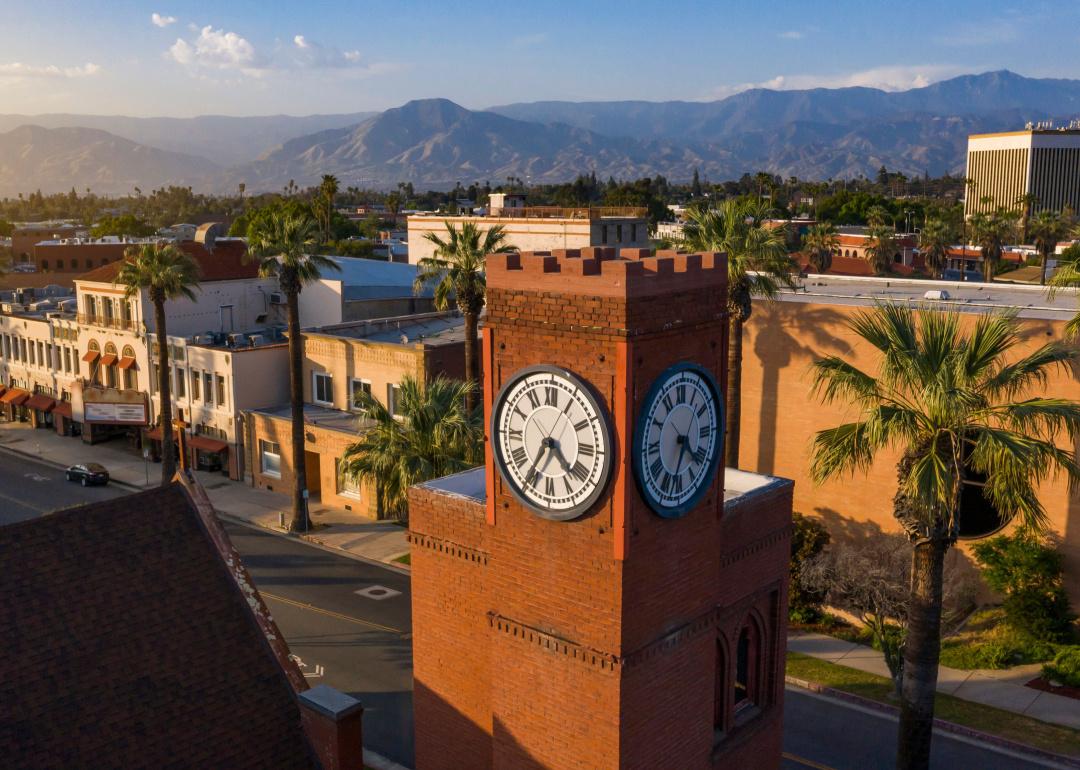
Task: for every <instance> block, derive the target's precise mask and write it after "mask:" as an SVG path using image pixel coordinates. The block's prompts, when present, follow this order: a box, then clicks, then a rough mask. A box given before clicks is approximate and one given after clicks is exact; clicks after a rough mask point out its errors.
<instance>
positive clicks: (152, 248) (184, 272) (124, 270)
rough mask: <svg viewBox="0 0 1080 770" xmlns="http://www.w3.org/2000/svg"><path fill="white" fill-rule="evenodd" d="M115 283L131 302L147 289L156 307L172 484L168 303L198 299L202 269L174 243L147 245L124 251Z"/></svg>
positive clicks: (166, 469)
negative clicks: (166, 311)
mask: <svg viewBox="0 0 1080 770" xmlns="http://www.w3.org/2000/svg"><path fill="white" fill-rule="evenodd" d="M115 283H116V284H117V285H120V286H123V287H124V295H125V296H126V297H128V298H129V299H130V298H131V297H134V296H135V295H137V294H141V293H142V292H143V291H144V290H145V291H146V294H147V296H148V297H149V299H150V302H151V303H152V304H153V306H154V333H155V334H156V335H157V343H156V344H157V349H158V371H157V374H158V383H157V388H158V400H159V403H160V404H161V409H160V415H159V418H158V422H159V424H160V426H161V483H162V485H165V484H168V483H170V482H171V481H172V479H173V476H175V475H176V452H175V447H174V446H173V424H172V391H171V389H170V383H171V381H172V378H171V377H170V376H169V374H170V372H169V333H168V331H167V330H166V322H165V302H166V301H167V300H170V299H177V298H179V297H186V298H187V299H190V300H194V299H195V292H194V289H195V288H197V287H198V285H199V266H198V265H197V264H196V263H195V260H193V259H192V258H191V257H190V256H188V254H187V253H185V252H183V251H181V250H180V249H178V248H177V247H176V246H173V245H172V244H164V243H144V244H142V245H140V246H129V247H128V248H127V249H125V251H124V263H123V265H122V266H121V267H120V272H119V273H118V274H117V276H116V281H115Z"/></svg>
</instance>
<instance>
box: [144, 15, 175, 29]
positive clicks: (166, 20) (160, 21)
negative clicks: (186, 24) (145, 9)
mask: <svg viewBox="0 0 1080 770" xmlns="http://www.w3.org/2000/svg"><path fill="white" fill-rule="evenodd" d="M150 23H151V24H153V25H154V26H155V27H163V28H164V27H167V26H169V25H170V24H175V23H176V17H175V16H162V15H161V14H160V13H152V14H150Z"/></svg>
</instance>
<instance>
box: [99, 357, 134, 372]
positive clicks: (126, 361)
mask: <svg viewBox="0 0 1080 770" xmlns="http://www.w3.org/2000/svg"><path fill="white" fill-rule="evenodd" d="M106 358H108V356H106ZM101 363H103V364H104V363H105V360H104V359H102V361H101ZM118 366H119V367H120V368H121V369H131V368H133V367H134V366H135V359H134V358H132V357H131V356H124V357H123V358H121V359H120V363H119V364H118Z"/></svg>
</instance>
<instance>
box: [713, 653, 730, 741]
mask: <svg viewBox="0 0 1080 770" xmlns="http://www.w3.org/2000/svg"><path fill="white" fill-rule="evenodd" d="M726 681H727V655H725V654H724V642H723V640H721V639H717V640H716V681H715V682H714V684H713V733H714V734H715V735H716V737H717V738H722V737H723V733H724V726H725V724H726V722H725V720H724V699H725V697H726V696H727V685H726V684H725V682H726Z"/></svg>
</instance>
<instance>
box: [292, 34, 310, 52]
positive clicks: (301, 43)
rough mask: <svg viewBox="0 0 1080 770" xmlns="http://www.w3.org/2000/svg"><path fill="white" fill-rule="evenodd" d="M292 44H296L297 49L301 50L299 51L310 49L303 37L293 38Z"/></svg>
mask: <svg viewBox="0 0 1080 770" xmlns="http://www.w3.org/2000/svg"><path fill="white" fill-rule="evenodd" d="M293 43H295V44H296V47H297V48H301V49H303V48H310V47H311V44H310V43H308V41H307V40H306V39H305V38H304V36H303V35H297V36H296V37H294V38H293Z"/></svg>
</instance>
